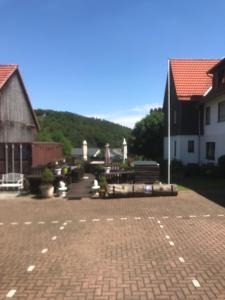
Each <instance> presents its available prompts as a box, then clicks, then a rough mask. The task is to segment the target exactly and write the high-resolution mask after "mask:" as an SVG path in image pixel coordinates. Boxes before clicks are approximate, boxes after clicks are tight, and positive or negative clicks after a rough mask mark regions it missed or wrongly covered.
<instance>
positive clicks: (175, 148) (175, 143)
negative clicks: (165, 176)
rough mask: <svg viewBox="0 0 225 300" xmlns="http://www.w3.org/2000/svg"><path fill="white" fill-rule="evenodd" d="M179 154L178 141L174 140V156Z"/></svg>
mask: <svg viewBox="0 0 225 300" xmlns="http://www.w3.org/2000/svg"><path fill="white" fill-rule="evenodd" d="M176 156H177V142H176V141H174V157H176Z"/></svg>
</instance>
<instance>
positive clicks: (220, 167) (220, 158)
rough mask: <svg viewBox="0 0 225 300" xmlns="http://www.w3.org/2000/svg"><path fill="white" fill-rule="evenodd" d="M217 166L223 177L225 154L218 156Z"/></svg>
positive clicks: (224, 173)
mask: <svg viewBox="0 0 225 300" xmlns="http://www.w3.org/2000/svg"><path fill="white" fill-rule="evenodd" d="M218 167H219V169H220V172H221V175H222V176H223V177H225V155H222V156H220V157H219V158H218Z"/></svg>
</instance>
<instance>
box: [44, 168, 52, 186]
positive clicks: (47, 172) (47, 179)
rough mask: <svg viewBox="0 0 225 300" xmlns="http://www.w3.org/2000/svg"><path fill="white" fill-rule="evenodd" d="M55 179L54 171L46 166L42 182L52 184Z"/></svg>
mask: <svg viewBox="0 0 225 300" xmlns="http://www.w3.org/2000/svg"><path fill="white" fill-rule="evenodd" d="M53 181H54V175H53V173H52V171H51V170H50V169H49V168H45V169H44V171H43V173H42V176H41V182H42V183H43V184H51V183H53Z"/></svg>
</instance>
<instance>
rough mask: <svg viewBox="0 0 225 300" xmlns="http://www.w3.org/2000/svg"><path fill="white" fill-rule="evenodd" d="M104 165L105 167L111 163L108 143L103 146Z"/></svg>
mask: <svg viewBox="0 0 225 300" xmlns="http://www.w3.org/2000/svg"><path fill="white" fill-rule="evenodd" d="M105 163H106V164H107V165H108V164H110V163H111V157H110V148H109V144H108V143H107V144H106V145H105Z"/></svg>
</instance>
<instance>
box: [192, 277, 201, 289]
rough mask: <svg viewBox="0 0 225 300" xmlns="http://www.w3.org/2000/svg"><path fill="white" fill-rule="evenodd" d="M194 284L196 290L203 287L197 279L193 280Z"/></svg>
mask: <svg viewBox="0 0 225 300" xmlns="http://www.w3.org/2000/svg"><path fill="white" fill-rule="evenodd" d="M192 283H193V285H194V286H195V287H196V288H200V287H201V286H200V283H199V282H198V280H197V279H192Z"/></svg>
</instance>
